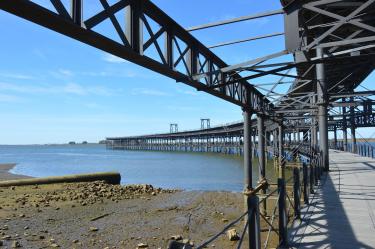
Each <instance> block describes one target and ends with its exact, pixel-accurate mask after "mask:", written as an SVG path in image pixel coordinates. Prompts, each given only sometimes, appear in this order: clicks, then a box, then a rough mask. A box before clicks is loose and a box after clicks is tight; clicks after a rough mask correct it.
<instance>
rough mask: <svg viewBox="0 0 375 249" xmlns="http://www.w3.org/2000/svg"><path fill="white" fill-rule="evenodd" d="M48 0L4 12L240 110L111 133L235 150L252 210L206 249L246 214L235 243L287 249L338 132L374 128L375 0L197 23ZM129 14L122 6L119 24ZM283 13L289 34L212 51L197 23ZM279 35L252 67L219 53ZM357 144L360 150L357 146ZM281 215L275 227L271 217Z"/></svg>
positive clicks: (11, 5)
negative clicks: (270, 159) (270, 171)
mask: <svg viewBox="0 0 375 249" xmlns="http://www.w3.org/2000/svg"><path fill="white" fill-rule="evenodd" d="M47 2H48V3H49V4H47V5H43V4H42V3H41V1H35V2H34V1H29V0H1V1H0V9H1V10H3V11H5V12H9V13H11V14H14V15H16V16H19V17H21V18H24V19H26V20H29V21H30V22H33V23H35V24H38V25H41V26H43V27H45V28H47V29H50V30H53V31H55V32H58V33H60V34H63V35H65V36H67V37H70V38H72V39H75V40H77V41H80V42H82V43H85V44H88V45H90V46H92V47H95V48H97V49H99V50H102V51H105V52H107V53H110V54H112V55H115V56H117V57H120V58H123V59H125V60H128V61H130V62H132V63H135V64H138V65H140V66H143V67H145V68H148V69H150V70H153V71H155V72H157V73H160V74H162V75H165V76H167V77H170V78H172V79H174V80H176V81H177V82H180V83H183V84H186V85H189V86H191V87H193V88H195V89H197V90H198V91H203V92H206V93H208V94H210V95H212V96H215V97H217V98H220V99H223V100H225V101H228V102H230V103H232V104H234V105H237V106H238V107H239V108H241V109H242V111H243V122H240V123H236V124H231V125H224V126H218V127H211V126H210V125H209V124H208V123H207V119H202V129H200V130H195V131H186V132H178V129H177V125H176V124H173V125H171V132H170V133H169V134H153V135H148V136H133V137H119V138H108V141H110V146H111V147H112V148H121V149H157V150H172V149H177V148H178V149H179V150H189V151H196V150H199V151H201V150H204V151H215V152H216V151H223V150H231V151H232V150H233V151H237V153H240V154H242V155H243V157H244V192H243V193H244V196H245V206H246V208H245V212H244V214H243V215H242V216H241V217H239V218H238V219H236V220H234V221H233V222H231V223H230V224H228V225H227V226H225V228H224V229H223V230H222V231H220V232H219V233H218V234H217V235H214V236H213V237H212V238H208V239H207V241H204V242H202V243H201V244H199V245H198V246H197V247H196V248H204V247H205V246H207V245H209V244H210V243H212V242H213V241H214V240H215V239H217V237H218V236H220V235H221V234H223V233H224V232H225V231H226V230H227V229H228V228H230V227H231V225H233V224H235V223H237V222H239V221H241V220H243V219H244V218H245V220H246V222H245V225H246V226H245V230H244V231H243V232H241V234H240V240H239V242H238V243H237V244H236V246H237V248H241V246H243V244H244V243H246V248H251V249H254V248H266V247H267V246H268V245H269V243H268V242H269V236H270V234H274V236H278V241H279V243H278V246H280V247H286V246H288V244H289V237H288V229H289V227H290V224H291V222H293V220H295V219H299V218H300V211H301V202H300V200H301V199H303V203H304V204H305V205H308V204H309V198H308V195H309V193H310V192H311V193H313V192H314V188H315V186H316V184H318V183H319V181H320V177H321V176H322V174H326V173H323V172H328V171H329V170H330V165H329V151H328V150H329V139H328V133H329V131H332V132H333V133H334V134H336V133H337V130H342V132H343V137H344V139H343V141H344V142H343V145H342V146H343V147H344V149H345V150H347V147H348V142H347V141H348V139H347V129H350V133H351V140H352V141H353V143H355V141H356V132H355V130H356V128H357V127H373V125H374V115H373V113H372V112H373V100H372V96H373V95H374V91H372V90H371V89H365V91H360V90H359V87H360V85H361V83H362V82H363V81H364V79H366V78H367V77H368V76H369V75H370V73H371V72H372V71H373V69H374V65H375V59H374V52H375V51H374V50H375V42H374V41H375V18H374V17H375V0H357V1H350V0H304V1H302V0H281V1H280V9H277V10H269V11H266V12H263V13H255V14H250V15H247V16H242V17H237V18H233V19H229V20H222V21H217V22H213V23H208V24H203V25H199V26H195V27H190V28H186V27H182V26H181V25H179V24H178V23H177V22H176V21H175V20H173V19H172V18H171V17H170V16H168V15H167V14H166V13H165V12H163V11H162V10H161V9H160V8H158V6H156V5H155V4H154V3H152V2H151V1H149V0H117V1H110V2H108V1H107V0H98V1H93V3H90V4H97V5H99V7H100V8H96V9H98V11H96V13H92V11H91V12H90V11H88V10H87V5H85V4H84V1H83V0H71V1H62V0H50V1H47ZM67 2H69V3H67ZM120 11H122V12H123V13H124V16H123V18H121V19H119V18H118V16H119V15H118V13H120ZM87 13H90V14H87ZM277 15H279V16H281V17H282V19H283V20H284V30H280V32H277V33H272V34H260V35H258V36H255V37H246V38H244V39H240V40H232V41H224V42H222V43H219V44H215V45H211V46H207V45H205V44H203V43H202V42H200V41H199V40H198V39H197V38H196V37H195V36H194V32H195V31H196V30H203V29H209V28H212V27H219V26H222V25H231V24H232V23H236V22H241V21H247V20H254V19H258V18H266V17H269V16H277ZM108 20H109V22H110V23H111V24H112V26H111V27H110V28H111V29H112V30H111V31H110V32H102V31H98V30H100V29H96V27H97V26H98V25H100V24H101V23H103V22H104V21H108ZM4 35H5V34H4ZM113 35H117V36H118V37H119V38H120V39H117V38H115V37H114V36H113ZM280 36H283V37H284V38H285V39H284V40H285V43H284V45H283V46H282V49H280V51H278V52H275V53H272V54H265V55H264V56H262V57H259V58H255V59H254V57H253V56H251V51H247V53H249V58H253V59H250V60H248V61H244V62H242V63H238V64H227V63H226V62H224V61H223V60H222V59H221V58H220V57H219V55H217V54H215V53H214V50H215V48H217V47H222V46H230V45H233V44H237V43H242V42H251V41H253V40H262V39H272V38H273V37H280ZM152 51H156V52H152ZM242 54H244V53H242ZM269 75H272V76H273V77H274V78H277V80H274V82H272V83H271V84H269V83H267V84H266V83H253V81H254V80H255V79H257V82H259V79H262V77H266V76H269ZM285 84H289V87H287V90H286V91H284V92H278V90H277V89H278V86H279V85H285ZM293 134H296V138H295V139H294V135H293ZM291 136H293V138H292V139H291ZM298 137H300V139H298ZM291 140H293V141H294V142H295V143H289V144H290V145H289V147H288V148H287V147H286V143H287V142H290V141H291ZM336 141H337V139H336ZM255 142H256V143H255ZM255 145H256V147H257V148H256V150H257V153H258V156H259V172H260V174H259V175H260V179H259V182H253V178H252V168H253V167H252V156H253V152H254V150H253V149H252V147H254V146H255ZM335 146H337V142H336V143H335ZM266 147H268V148H270V147H271V148H272V150H273V152H274V153H273V154H274V155H275V156H276V159H275V161H276V162H277V168H278V175H279V178H278V181H277V184H276V186H277V188H276V189H272V186H275V185H272V184H270V183H269V182H267V178H266V176H267V173H266V172H265V155H266ZM353 148H354V149H353V150H354V152H356V150H357V147H356V146H353ZM285 149H288V150H290V151H291V153H292V154H294V155H295V156H296V157H299V156H301V158H302V156H303V158H304V159H303V160H302V161H300V162H299V163H298V164H295V165H294V166H293V167H294V170H293V177H292V178H290V179H286V174H285V169H286V160H285V158H284V150H285ZM290 184H292V186H293V187H292V189H293V190H292V191H291V192H290V191H289V190H288V189H289V188H288V185H290ZM289 187H290V186H289ZM272 195H276V200H277V202H276V203H275V205H274V206H275V209H274V210H273V211H271V213H269V214H270V217H271V219H270V220H268V218H266V214H267V208H266V207H267V203H269V201H271V200H270V199H269V198H270V196H272ZM290 195H292V198H290ZM292 199H293V200H294V202H292ZM290 210H293V215H294V216H293V217H294V218H293V217H292V218H291V216H290V213H289V211H290ZM261 219H263V220H264V222H265V223H266V224H267V225H268V228H267V229H266V231H268V234H267V236H266V239H265V240H262V241H261V234H262V231H263V230H264V229H263V228H262V229H261V227H260V220H261ZM275 220H277V225H275V224H274V223H273V222H274V221H275ZM245 237H246V242H244V241H245V239H244V238H245ZM177 244H178V243H177ZM177 244H176V243H172V244H171V246H170V248H182V246H183V245H182V246H181V247H178V246H179V245H177ZM185 246H187V245H185ZM185 248H186V247H185Z"/></svg>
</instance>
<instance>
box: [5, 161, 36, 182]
mask: <svg viewBox="0 0 375 249" xmlns="http://www.w3.org/2000/svg"><path fill="white" fill-rule="evenodd" d="M14 166H16V164H15V163H0V181H1V180H15V179H22V178H30V177H28V176H23V175H16V174H12V173H10V172H9V170H11V169H13V168H14Z"/></svg>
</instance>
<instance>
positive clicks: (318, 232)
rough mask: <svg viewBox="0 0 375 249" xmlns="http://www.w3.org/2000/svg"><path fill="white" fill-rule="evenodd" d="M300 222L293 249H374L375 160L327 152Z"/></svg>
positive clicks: (297, 225) (294, 235) (293, 230)
mask: <svg viewBox="0 0 375 249" xmlns="http://www.w3.org/2000/svg"><path fill="white" fill-rule="evenodd" d="M330 162H331V171H330V173H329V174H327V175H325V176H323V177H322V180H321V184H320V186H319V187H318V188H317V191H316V192H315V195H314V197H313V199H312V200H311V205H310V206H309V207H308V208H307V209H305V210H303V216H302V217H303V221H302V223H299V224H296V225H295V228H294V229H292V231H291V233H292V243H293V244H294V246H295V248H340V249H343V248H375V160H374V159H371V158H367V157H361V156H358V155H354V154H352V153H347V152H341V151H335V150H330Z"/></svg>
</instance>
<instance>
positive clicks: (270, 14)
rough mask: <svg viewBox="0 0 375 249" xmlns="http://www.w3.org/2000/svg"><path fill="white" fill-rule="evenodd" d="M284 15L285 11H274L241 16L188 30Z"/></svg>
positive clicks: (188, 29)
mask: <svg viewBox="0 0 375 249" xmlns="http://www.w3.org/2000/svg"><path fill="white" fill-rule="evenodd" d="M280 14H284V11H283V10H282V9H281V10H273V11H267V12H263V13H258V14H255V15H248V16H241V17H237V18H233V19H229V20H225V21H219V22H213V23H208V24H203V25H199V26H195V27H190V28H187V29H186V30H187V31H195V30H201V29H207V28H212V27H217V26H221V25H226V24H231V23H236V22H243V21H248V20H252V19H257V18H262V17H267V16H273V15H280Z"/></svg>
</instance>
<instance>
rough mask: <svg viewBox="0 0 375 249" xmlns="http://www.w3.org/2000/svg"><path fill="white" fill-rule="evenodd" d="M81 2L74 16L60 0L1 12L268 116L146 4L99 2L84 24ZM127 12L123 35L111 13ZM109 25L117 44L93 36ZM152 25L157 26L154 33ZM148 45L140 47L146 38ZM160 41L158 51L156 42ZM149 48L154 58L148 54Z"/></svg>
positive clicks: (250, 92)
mask: <svg viewBox="0 0 375 249" xmlns="http://www.w3.org/2000/svg"><path fill="white" fill-rule="evenodd" d="M82 2H83V1H82V0H74V1H72V3H73V4H72V6H71V9H72V13H70V14H69V12H68V11H67V10H66V8H65V6H64V5H63V4H62V2H61V0H51V3H52V5H53V6H54V8H55V10H50V9H47V8H45V7H42V6H40V5H38V4H37V3H33V2H32V1H28V0H1V1H0V9H2V10H4V11H7V12H9V13H12V14H14V15H17V16H19V17H21V18H24V19H26V20H29V21H31V22H34V23H37V24H39V25H41V26H44V27H46V28H48V29H51V30H54V31H56V32H58V33H61V34H64V35H66V36H69V37H71V38H73V39H76V40H78V41H81V42H83V43H86V44H88V45H90V46H93V47H96V48H98V49H100V50H103V51H105V52H108V53H110V54H112V55H115V56H118V57H120V58H123V59H125V60H128V61H130V62H133V63H136V64H138V65H141V66H143V67H145V68H148V69H150V70H153V71H155V72H158V73H160V74H163V75H165V76H167V77H170V78H172V79H175V80H176V81H178V82H182V83H185V84H187V85H190V86H192V87H195V88H196V89H198V90H201V91H205V92H207V93H209V94H211V95H214V96H216V97H219V98H221V99H224V100H226V101H229V102H231V103H234V104H236V105H238V106H241V107H242V108H244V109H246V110H251V111H253V112H255V113H268V112H269V111H270V110H271V109H272V104H271V103H270V101H269V100H268V99H267V98H264V95H263V94H261V93H260V92H259V91H258V90H257V89H255V88H254V87H253V86H252V85H251V84H249V83H248V82H247V81H246V80H242V78H241V76H240V75H239V74H232V75H230V77H229V76H228V75H227V74H225V73H223V72H219V73H211V72H217V71H218V69H220V68H225V67H228V65H227V64H226V63H225V62H224V61H222V60H221V59H220V58H219V57H218V56H216V55H215V54H214V53H213V52H211V51H210V50H209V49H208V48H207V47H205V46H204V45H203V44H202V43H201V42H199V41H198V40H197V39H196V38H194V37H193V36H192V35H191V34H190V33H189V32H188V31H186V30H185V29H184V28H183V27H181V26H180V25H178V24H177V23H176V22H175V21H174V20H173V19H171V18H170V17H169V16H168V15H166V14H165V13H164V12H163V11H162V10H160V9H159V8H158V7H157V6H155V5H154V4H153V3H151V2H150V1H149V0H120V1H118V2H116V3H115V4H113V5H111V6H110V5H109V4H108V3H107V1H106V0H100V3H101V4H102V6H103V11H101V12H99V13H97V14H95V15H93V16H92V17H90V18H88V19H86V20H83V16H84V15H83V14H82V13H84V12H85V9H84V7H85V6H83V4H82ZM120 10H125V11H126V14H127V16H126V18H127V19H126V28H125V30H123V29H122V27H121V25H120V24H119V22H118V20H117V19H116V16H115V13H117V12H118V11H120ZM107 19H109V20H110V21H111V23H112V25H113V28H114V31H115V33H117V34H118V36H119V37H120V40H121V42H118V41H116V40H115V39H114V38H113V37H108V36H105V35H104V34H103V33H102V32H96V31H94V30H93V28H95V27H96V26H97V25H98V24H100V23H102V22H103V21H104V20H107ZM152 23H156V24H157V26H160V27H159V29H158V30H157V31H155V30H154V27H152ZM147 34H148V35H149V38H148V40H146V41H144V38H145V36H147ZM161 36H163V37H164V41H165V43H164V44H162V45H160V44H159V42H158V38H160V37H161ZM150 46H153V47H154V48H155V50H156V53H151V52H149V51H148V50H147V49H148V48H149V47H150ZM198 73H207V75H208V76H206V77H204V78H202V79H198V80H197V79H193V75H196V74H198ZM227 80H228V81H232V80H235V81H236V83H234V84H232V85H230V86H223V87H219V88H215V89H213V88H210V86H211V85H214V84H216V83H217V82H223V81H224V82H225V81H227Z"/></svg>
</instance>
